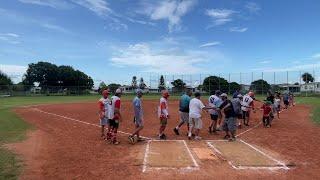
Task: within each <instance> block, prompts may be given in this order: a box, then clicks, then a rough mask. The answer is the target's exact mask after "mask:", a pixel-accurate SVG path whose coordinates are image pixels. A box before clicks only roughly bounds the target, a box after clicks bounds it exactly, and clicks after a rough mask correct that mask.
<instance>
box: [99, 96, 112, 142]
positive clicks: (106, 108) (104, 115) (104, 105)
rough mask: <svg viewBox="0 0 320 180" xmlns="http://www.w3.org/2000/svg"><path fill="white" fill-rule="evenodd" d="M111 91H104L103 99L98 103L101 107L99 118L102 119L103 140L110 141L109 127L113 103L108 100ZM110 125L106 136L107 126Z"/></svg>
mask: <svg viewBox="0 0 320 180" xmlns="http://www.w3.org/2000/svg"><path fill="white" fill-rule="evenodd" d="M108 96H109V91H108V90H104V91H102V97H101V98H100V99H99V101H98V105H99V117H100V125H101V138H103V139H110V126H109V119H110V114H109V112H110V109H111V101H110V99H109V98H108ZM107 125H108V131H107V136H105V132H104V131H105V126H107Z"/></svg>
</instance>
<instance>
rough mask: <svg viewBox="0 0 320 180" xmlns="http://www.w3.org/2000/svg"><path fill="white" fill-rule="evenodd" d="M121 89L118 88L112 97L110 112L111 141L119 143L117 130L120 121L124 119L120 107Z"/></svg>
mask: <svg viewBox="0 0 320 180" xmlns="http://www.w3.org/2000/svg"><path fill="white" fill-rule="evenodd" d="M121 95H122V91H121V89H117V90H116V92H115V95H114V96H112V97H111V112H110V121H109V123H110V128H111V143H113V144H115V145H118V144H119V143H120V142H119V141H118V140H117V131H118V128H119V122H120V121H121V120H122V117H121V113H120V107H121V99H120V97H121Z"/></svg>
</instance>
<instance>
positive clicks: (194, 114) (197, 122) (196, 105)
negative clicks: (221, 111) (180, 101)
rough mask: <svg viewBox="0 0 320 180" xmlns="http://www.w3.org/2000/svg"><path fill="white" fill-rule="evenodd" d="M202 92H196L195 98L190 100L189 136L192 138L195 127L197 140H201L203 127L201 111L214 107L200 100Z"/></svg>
mask: <svg viewBox="0 0 320 180" xmlns="http://www.w3.org/2000/svg"><path fill="white" fill-rule="evenodd" d="M200 97H201V94H200V93H199V92H196V93H194V98H192V99H191V101H190V105H189V108H190V112H189V126H190V127H189V132H188V138H189V140H191V137H192V130H193V129H195V132H194V134H195V138H194V139H195V140H201V137H200V136H199V133H200V129H202V120H201V113H202V110H207V109H213V108H214V107H206V106H205V105H204V104H203V103H202V101H201V100H200Z"/></svg>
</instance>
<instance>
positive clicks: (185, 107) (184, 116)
mask: <svg viewBox="0 0 320 180" xmlns="http://www.w3.org/2000/svg"><path fill="white" fill-rule="evenodd" d="M191 96H192V91H191V90H190V89H189V90H187V91H186V93H184V94H183V95H182V96H181V98H180V101H179V114H180V123H179V124H178V125H177V127H175V128H174V129H173V132H174V133H176V135H179V134H180V133H179V128H180V127H181V126H182V125H183V124H185V123H187V127H188V131H189V104H190V100H191Z"/></svg>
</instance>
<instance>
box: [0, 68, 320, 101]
mask: <svg viewBox="0 0 320 180" xmlns="http://www.w3.org/2000/svg"><path fill="white" fill-rule="evenodd" d="M161 76H163V83H162V85H163V86H162V87H164V88H166V89H169V90H170V91H171V92H172V93H181V91H183V90H184V89H185V88H187V89H191V90H193V91H201V92H203V93H211V92H213V91H215V90H221V91H223V92H226V93H228V94H232V93H233V92H235V91H240V92H243V93H245V92H248V91H249V90H253V91H254V92H255V93H256V94H266V93H267V92H268V91H269V90H271V91H279V92H284V91H286V92H291V93H295V94H301V95H313V94H320V70H319V69H317V70H302V71H277V72H244V73H212V74H192V75H182V74H179V75H172V74H171V75H170V74H163V75H162V74H154V73H152V74H151V73H148V74H143V75H140V76H137V77H143V78H144V83H145V84H146V86H147V87H146V89H145V92H147V93H159V92H160V89H159V85H161V83H160V82H161V81H160V79H161ZM131 78H132V77H128V80H127V81H123V82H114V83H117V84H121V85H122V87H121V89H122V90H123V91H124V93H133V92H134V88H132V87H131ZM178 79H180V80H182V81H183V87H179V86H178V87H175V86H174V85H173V84H172V82H174V81H175V80H178ZM105 82H108V83H107V85H108V84H111V83H112V82H113V81H112V79H107V80H106V81H105ZM109 82H110V83H109ZM180 82H181V81H180ZM137 83H138V84H139V81H138V82H137ZM96 86H98V84H96ZM98 93H99V91H98V88H93V89H87V88H86V87H81V86H70V87H61V86H41V87H35V86H24V85H10V86H0V95H1V96H37V95H88V94H98Z"/></svg>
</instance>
